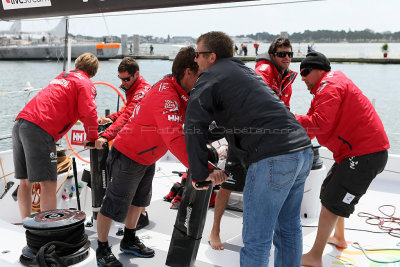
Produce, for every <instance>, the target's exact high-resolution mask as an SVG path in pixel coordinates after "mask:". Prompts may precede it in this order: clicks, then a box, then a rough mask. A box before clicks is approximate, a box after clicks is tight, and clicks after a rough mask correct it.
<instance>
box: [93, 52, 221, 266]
mask: <svg viewBox="0 0 400 267" xmlns="http://www.w3.org/2000/svg"><path fill="white" fill-rule="evenodd" d="M194 57H195V51H194V49H193V48H192V47H185V48H182V49H181V50H180V51H179V53H178V54H177V55H176V57H175V59H174V62H173V65H172V75H167V76H165V77H164V78H163V79H162V80H161V81H159V82H158V83H156V84H155V85H154V86H153V88H152V89H151V90H150V91H149V93H148V94H147V95H146V97H145V98H144V99H143V100H142V101H141V103H140V104H139V105H137V106H136V108H135V110H134V111H133V113H132V116H131V118H130V120H129V121H128V122H127V123H126V124H125V126H124V127H123V128H122V129H121V131H119V132H118V134H117V137H116V138H115V140H114V143H113V146H112V147H111V150H110V152H109V156H108V158H107V172H108V174H109V175H108V177H109V178H110V183H109V185H108V187H107V189H106V194H105V197H104V200H103V203H102V206H101V209H100V212H99V215H98V221H97V233H98V249H97V250H96V258H97V262H98V264H99V265H101V266H114V267H115V266H122V264H121V263H120V262H119V261H118V260H117V259H116V257H115V256H114V255H113V253H112V251H111V248H110V247H109V244H108V234H109V231H110V227H111V223H112V221H113V220H114V221H117V222H124V221H125V231H124V237H123V239H122V241H121V244H120V250H121V251H122V252H124V253H128V254H133V255H135V256H137V257H144V258H149V257H153V256H154V250H153V249H151V248H148V247H146V246H145V245H144V244H143V243H142V242H141V241H140V239H139V238H138V236H136V226H137V221H138V218H139V215H140V211H141V208H142V207H146V206H148V205H149V204H150V198H151V188H152V181H153V176H154V173H155V162H156V161H157V160H158V159H160V158H161V157H162V156H163V155H164V154H165V153H166V152H167V151H168V150H170V151H171V152H172V154H174V155H175V156H176V157H177V158H178V159H179V160H180V161H181V162H182V164H184V165H185V166H186V167H188V159H187V154H186V145H185V138H184V135H183V123H184V121H185V111H186V106H187V102H188V100H189V95H188V93H189V92H190V91H191V90H192V88H193V85H194V83H195V82H196V80H197V77H198V65H197V64H196V63H195V62H194V61H193V59H194ZM214 172H215V173H222V171H214ZM220 176H222V174H220ZM221 182H222V180H221Z"/></svg>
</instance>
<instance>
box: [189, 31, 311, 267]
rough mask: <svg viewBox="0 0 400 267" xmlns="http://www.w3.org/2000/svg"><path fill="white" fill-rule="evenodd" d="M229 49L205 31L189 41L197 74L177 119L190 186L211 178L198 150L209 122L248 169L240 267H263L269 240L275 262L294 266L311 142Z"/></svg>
mask: <svg viewBox="0 0 400 267" xmlns="http://www.w3.org/2000/svg"><path fill="white" fill-rule="evenodd" d="M216 40H218V41H216ZM232 47H233V42H232V40H231V39H230V38H229V36H228V35H226V34H225V33H223V32H209V33H206V34H203V35H201V36H200V37H199V38H198V40H197V52H196V59H195V61H196V62H197V64H199V70H200V71H201V74H200V76H199V78H198V80H197V82H196V84H195V85H194V89H193V90H192V92H191V95H190V99H189V104H188V108H187V112H186V121H185V138H186V144H187V152H188V156H189V167H190V168H189V169H190V170H191V171H192V174H193V180H194V183H193V186H194V187H196V186H195V182H198V181H204V180H211V181H212V180H214V177H212V176H209V172H208V165H207V156H208V155H207V149H206V144H207V136H208V126H209V124H210V123H211V122H212V121H213V120H215V122H216V123H217V125H218V126H220V127H224V128H225V134H226V139H227V141H228V144H229V146H230V149H231V150H232V152H233V153H235V155H236V156H237V157H238V158H239V159H240V160H241V161H242V162H243V164H245V165H246V166H249V168H248V172H247V177H246V184H245V188H244V192H243V199H244V210H243V231H242V238H243V243H244V247H243V248H242V249H241V251H240V264H241V266H268V261H269V251H270V248H271V242H272V239H273V240H274V245H275V258H274V262H275V264H276V265H279V266H296V267H298V266H299V265H300V262H301V255H302V229H301V223H300V208H301V201H302V198H303V190H304V183H305V180H306V177H307V176H308V174H309V172H310V169H311V165H312V157H313V155H312V151H311V142H310V139H309V138H308V136H307V133H306V132H305V130H304V128H303V127H301V125H300V124H299V123H298V122H297V121H296V119H295V118H294V116H293V115H292V114H291V113H290V111H289V110H288V108H287V107H285V105H284V104H283V103H282V101H280V100H279V98H278V97H277V96H276V95H275V94H274V93H273V91H272V90H271V89H270V88H269V87H268V86H266V84H265V83H264V82H263V81H262V79H261V77H260V76H258V75H257V74H256V73H255V72H254V71H253V70H251V69H249V68H248V67H246V66H245V65H244V64H243V62H241V61H240V60H239V59H237V58H233V57H232ZM220 51H229V52H227V53H221V52H220ZM201 189H205V188H201Z"/></svg>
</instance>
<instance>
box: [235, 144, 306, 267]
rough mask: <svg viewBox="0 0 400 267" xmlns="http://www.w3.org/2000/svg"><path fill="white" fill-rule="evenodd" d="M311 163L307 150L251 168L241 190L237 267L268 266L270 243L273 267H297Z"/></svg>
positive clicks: (301, 249) (264, 161)
mask: <svg viewBox="0 0 400 267" xmlns="http://www.w3.org/2000/svg"><path fill="white" fill-rule="evenodd" d="M312 162H313V152H312V150H311V148H308V149H305V150H302V151H300V152H295V153H290V154H285V155H279V156H275V157H269V158H265V159H262V160H260V161H258V162H255V163H253V164H251V165H250V167H249V170H248V172H247V177H246V185H245V187H244V191H243V202H244V203H243V230H242V238H243V244H244V247H243V248H242V249H241V250H240V266H242V267H243V266H251V267H261V266H268V261H269V255H270V249H271V241H272V240H273V242H274V246H275V255H274V265H275V267H277V266H283V267H290V266H294V267H298V266H300V264H301V256H302V252H303V236H302V228H301V221H300V209H301V201H302V199H303V193H304V183H305V181H306V178H307V176H308V175H309V173H310V170H311V166H312Z"/></svg>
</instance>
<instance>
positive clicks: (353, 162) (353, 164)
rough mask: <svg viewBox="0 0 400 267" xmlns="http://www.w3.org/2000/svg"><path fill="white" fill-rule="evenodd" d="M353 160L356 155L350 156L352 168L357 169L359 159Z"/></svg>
mask: <svg viewBox="0 0 400 267" xmlns="http://www.w3.org/2000/svg"><path fill="white" fill-rule="evenodd" d="M353 160H354V157H350V158H349V162H350V169H353V170H355V169H356V166H357V164H358V161H353Z"/></svg>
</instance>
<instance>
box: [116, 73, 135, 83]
mask: <svg viewBox="0 0 400 267" xmlns="http://www.w3.org/2000/svg"><path fill="white" fill-rule="evenodd" d="M131 77H132V76H129V77H126V78H121V77H119V75H118V78H120V79H121V81H123V82H129V81H130V80H131Z"/></svg>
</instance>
